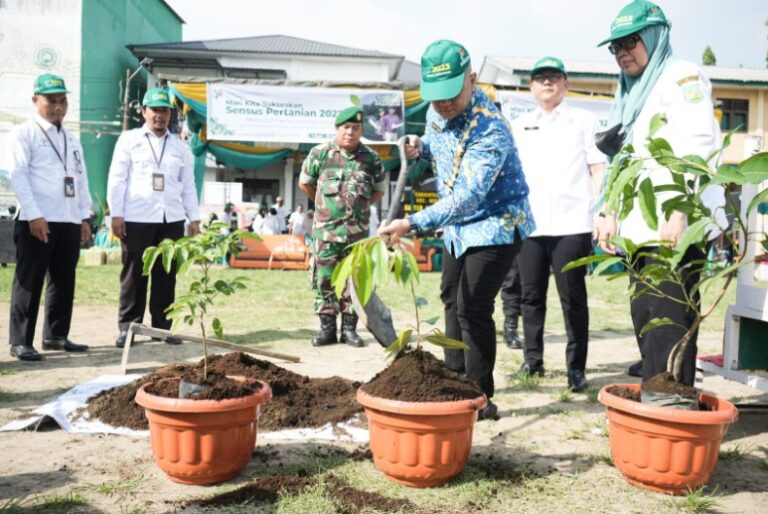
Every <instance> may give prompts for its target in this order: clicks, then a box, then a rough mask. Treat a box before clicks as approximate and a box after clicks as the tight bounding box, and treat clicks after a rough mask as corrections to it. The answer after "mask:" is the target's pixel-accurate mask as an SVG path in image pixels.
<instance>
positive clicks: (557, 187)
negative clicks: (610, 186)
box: [512, 100, 605, 237]
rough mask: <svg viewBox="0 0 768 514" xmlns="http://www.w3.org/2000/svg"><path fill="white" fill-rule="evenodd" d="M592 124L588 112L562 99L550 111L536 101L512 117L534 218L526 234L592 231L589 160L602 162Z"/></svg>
mask: <svg viewBox="0 0 768 514" xmlns="http://www.w3.org/2000/svg"><path fill="white" fill-rule="evenodd" d="M597 126H598V125H597V118H596V117H595V116H594V115H593V114H592V113H590V112H587V111H584V110H582V109H576V108H573V107H570V106H568V105H567V104H566V101H565V100H564V101H563V102H561V103H560V105H558V106H557V107H556V108H555V109H554V110H553V111H552V112H551V113H549V114H547V113H545V112H544V111H542V110H541V108H539V107H537V108H536V109H534V110H533V111H530V112H527V113H525V114H523V115H521V116H520V117H518V118H516V119H515V120H514V121H513V122H512V132H513V135H514V137H515V144H516V145H517V149H518V152H519V154H520V162H521V163H522V165H523V172H524V173H525V181H526V182H527V183H528V188H529V193H528V202H529V203H530V204H531V212H532V213H533V219H534V220H536V230H535V231H534V232H533V233H532V234H530V236H534V237H535V236H563V235H572V234H583V233H585V232H592V214H591V212H590V209H591V207H592V203H593V202H594V193H593V189H592V178H591V175H590V172H589V165H591V164H600V163H604V162H605V155H603V154H602V153H601V152H600V150H598V149H597V147H596V146H595V132H596V130H597Z"/></svg>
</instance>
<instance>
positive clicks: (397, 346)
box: [386, 329, 413, 357]
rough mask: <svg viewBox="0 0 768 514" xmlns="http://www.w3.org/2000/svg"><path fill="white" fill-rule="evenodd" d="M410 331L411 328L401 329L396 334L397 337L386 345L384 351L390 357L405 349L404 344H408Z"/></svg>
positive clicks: (411, 331)
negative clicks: (398, 333)
mask: <svg viewBox="0 0 768 514" xmlns="http://www.w3.org/2000/svg"><path fill="white" fill-rule="evenodd" d="M412 333H413V330H411V329H406V330H403V331H402V332H400V335H398V336H397V339H395V341H394V342H393V343H392V344H391V345H389V346H387V348H386V351H387V353H388V354H389V356H390V357H394V356H395V355H397V354H399V353H400V352H401V351H403V350H404V349H405V347H406V346H408V343H409V342H410V341H411V334H412Z"/></svg>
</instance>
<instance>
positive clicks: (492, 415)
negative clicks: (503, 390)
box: [477, 400, 499, 421]
mask: <svg viewBox="0 0 768 514" xmlns="http://www.w3.org/2000/svg"><path fill="white" fill-rule="evenodd" d="M484 419H493V420H498V419H499V408H498V407H497V406H496V404H495V403H493V402H492V401H491V400H488V405H486V406H485V407H483V408H482V409H480V412H478V413H477V420H478V421H482V420H484Z"/></svg>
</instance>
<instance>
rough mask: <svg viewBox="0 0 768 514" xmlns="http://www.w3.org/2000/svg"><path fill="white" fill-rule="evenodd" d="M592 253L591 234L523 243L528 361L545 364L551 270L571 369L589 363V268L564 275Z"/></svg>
mask: <svg viewBox="0 0 768 514" xmlns="http://www.w3.org/2000/svg"><path fill="white" fill-rule="evenodd" d="M591 251H592V236H591V234H574V235H567V236H540V237H529V238H527V239H526V240H525V241H523V246H522V248H521V249H520V255H518V257H517V264H518V266H519V267H520V277H521V279H522V282H523V334H524V335H525V350H524V351H525V362H527V363H528V364H530V365H531V366H540V365H542V364H544V320H545V318H546V315H547V289H548V288H549V271H550V267H551V268H552V270H553V272H554V275H555V285H556V286H557V294H558V295H559V296H560V305H561V307H562V309H563V318H564V320H565V332H566V335H567V337H568V343H567V345H566V347H565V359H566V364H567V366H568V370H581V371H584V368H585V366H586V363H587V344H588V341H589V309H588V307H587V285H586V280H585V277H586V274H587V271H586V268H584V267H581V268H576V269H573V270H570V271H567V272H565V273H563V272H562V271H560V270H562V269H563V266H565V265H566V264H567V263H569V262H571V261H572V260H575V259H580V258H582V257H586V256H587V255H589V254H590V252H591Z"/></svg>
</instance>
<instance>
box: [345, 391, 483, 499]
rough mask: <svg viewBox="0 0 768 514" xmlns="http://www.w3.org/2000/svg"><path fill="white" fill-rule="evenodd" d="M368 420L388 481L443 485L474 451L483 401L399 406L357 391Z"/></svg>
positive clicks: (373, 448) (376, 454)
mask: <svg viewBox="0 0 768 514" xmlns="http://www.w3.org/2000/svg"><path fill="white" fill-rule="evenodd" d="M357 401H358V402H360V403H361V404H362V405H363V407H365V415H366V416H367V417H368V430H369V433H370V445H371V453H372V454H373V462H374V464H375V465H376V467H377V468H379V470H381V471H382V472H383V473H384V474H385V475H386V476H387V478H389V479H390V480H393V481H395V482H397V483H398V484H403V485H407V486H410V487H432V486H436V485H440V484H444V483H446V482H448V481H449V480H451V479H452V478H453V477H455V476H456V475H458V474H459V473H460V472H461V470H462V469H464V466H465V465H466V463H467V459H468V458H469V451H470V449H471V448H472V430H473V429H474V426H475V421H476V420H477V411H479V410H480V409H482V408H483V407H485V404H486V399H485V396H480V397H478V398H475V399H473V400H460V401H455V402H401V401H397V400H388V399H386V398H378V397H376V396H371V395H369V394H367V393H365V392H364V391H363V390H362V389H358V390H357Z"/></svg>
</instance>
